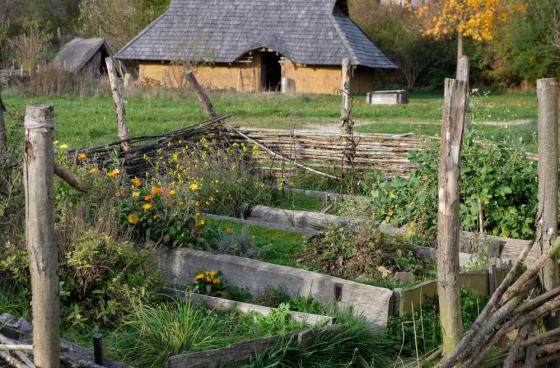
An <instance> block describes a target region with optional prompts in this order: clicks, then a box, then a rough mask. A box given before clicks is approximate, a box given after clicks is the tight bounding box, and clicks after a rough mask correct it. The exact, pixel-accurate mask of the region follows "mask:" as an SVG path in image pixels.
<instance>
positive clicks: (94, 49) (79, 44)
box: [51, 38, 114, 77]
mask: <svg viewBox="0 0 560 368" xmlns="http://www.w3.org/2000/svg"><path fill="white" fill-rule="evenodd" d="M113 54H114V52H113V49H112V48H111V46H110V45H109V43H108V42H107V41H106V40H105V39H104V38H74V39H73V40H72V41H70V42H68V43H67V44H66V45H64V46H63V47H62V49H60V52H59V53H58V55H56V57H55V58H54V60H53V61H52V62H51V66H53V67H56V68H60V69H64V70H67V71H69V72H71V73H87V74H91V75H92V76H94V77H99V76H101V75H103V74H107V68H106V66H105V61H104V60H105V58H106V57H108V56H113Z"/></svg>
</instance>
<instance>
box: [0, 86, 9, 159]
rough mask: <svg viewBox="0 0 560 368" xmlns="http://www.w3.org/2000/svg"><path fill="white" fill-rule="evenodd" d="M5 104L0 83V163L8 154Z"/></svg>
mask: <svg viewBox="0 0 560 368" xmlns="http://www.w3.org/2000/svg"><path fill="white" fill-rule="evenodd" d="M5 110H6V109H5V108H4V103H3V102H2V84H1V83H0V161H2V160H4V157H5V156H6V154H7V152H8V138H7V133H6V123H5V121H4V111H5Z"/></svg>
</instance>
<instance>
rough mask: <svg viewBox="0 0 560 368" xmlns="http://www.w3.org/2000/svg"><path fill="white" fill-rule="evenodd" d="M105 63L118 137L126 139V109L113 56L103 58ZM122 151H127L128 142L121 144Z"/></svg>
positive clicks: (122, 139)
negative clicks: (115, 114) (115, 112)
mask: <svg viewBox="0 0 560 368" xmlns="http://www.w3.org/2000/svg"><path fill="white" fill-rule="evenodd" d="M105 64H107V74H109V83H110V84H111V92H112V94H113V102H114V103H115V109H116V111H117V126H118V131H119V138H120V140H121V141H124V140H126V139H128V125H127V123H126V110H125V107H124V102H123V99H122V93H121V87H120V85H119V80H118V78H117V71H116V70H115V63H114V61H113V57H111V56H109V57H107V58H105ZM121 147H122V149H123V151H128V148H129V147H128V143H127V142H123V143H122V144H121Z"/></svg>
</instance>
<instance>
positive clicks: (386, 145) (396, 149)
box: [232, 128, 433, 177]
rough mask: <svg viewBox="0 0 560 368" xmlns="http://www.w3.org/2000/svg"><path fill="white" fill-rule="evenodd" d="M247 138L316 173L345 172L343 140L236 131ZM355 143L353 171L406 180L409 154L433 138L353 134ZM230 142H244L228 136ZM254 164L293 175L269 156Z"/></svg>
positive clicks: (330, 135) (339, 137) (289, 167)
mask: <svg viewBox="0 0 560 368" xmlns="http://www.w3.org/2000/svg"><path fill="white" fill-rule="evenodd" d="M238 130H239V131H240V132H242V133H243V134H245V135H247V136H248V137H250V138H252V139H254V140H257V141H259V142H260V143H262V144H264V145H265V146H266V147H268V148H269V149H271V150H273V151H275V152H277V153H279V154H281V155H283V156H285V157H287V158H289V159H291V160H293V161H296V162H298V163H301V164H305V165H306V166H309V167H312V168H315V169H317V170H321V171H325V172H329V173H334V174H339V173H340V172H341V170H342V169H343V168H344V166H345V168H346V169H349V167H348V163H347V162H344V166H343V157H344V154H345V150H346V149H347V143H346V142H347V141H346V138H347V136H345V135H341V134H337V133H329V132H318V131H312V130H275V129H259V128H239V129H238ZM353 138H354V141H355V143H356V151H355V156H354V161H353V162H354V169H355V170H356V171H358V172H365V171H367V170H371V169H372V168H376V169H378V170H380V171H381V172H382V173H383V174H384V176H386V177H395V176H402V177H408V176H409V175H410V173H411V172H412V170H414V169H415V168H416V167H417V165H416V164H414V163H412V162H410V160H409V159H408V156H409V153H410V152H411V151H418V150H419V149H421V148H422V145H423V144H424V143H425V142H426V141H430V140H433V138H428V137H419V136H413V135H391V134H355V135H354V136H353ZM232 140H233V141H237V142H239V143H241V142H244V143H245V144H250V143H247V141H246V140H245V139H244V138H243V137H240V136H236V135H235V134H232ZM257 160H258V162H259V164H260V166H261V168H262V169H265V170H270V172H271V173H272V174H274V175H275V176H285V177H289V176H292V175H293V174H294V173H295V170H296V168H295V166H294V165H293V164H291V163H289V162H286V161H280V160H279V159H278V158H275V157H273V156H272V155H270V154H268V153H266V152H261V154H260V155H259V156H258V157H257Z"/></svg>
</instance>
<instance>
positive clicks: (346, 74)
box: [340, 58, 352, 134]
mask: <svg viewBox="0 0 560 368" xmlns="http://www.w3.org/2000/svg"><path fill="white" fill-rule="evenodd" d="M351 74H352V65H350V60H349V59H346V58H344V59H342V80H341V88H340V93H341V94H342V107H341V109H340V126H341V128H342V134H352V121H351V119H350V114H351V110H352V101H351V98H352V91H351V90H350V76H351Z"/></svg>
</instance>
